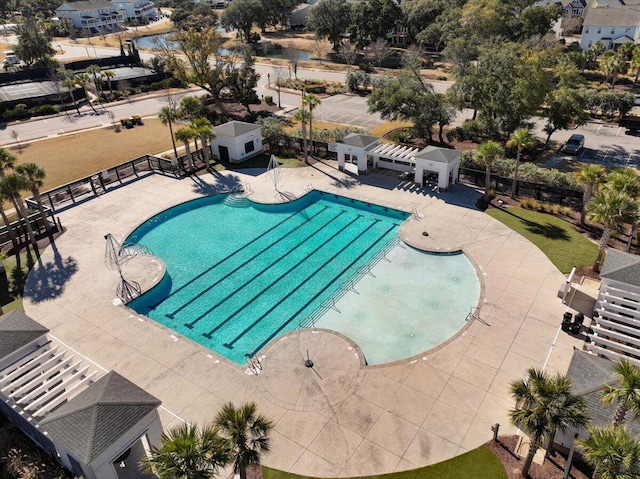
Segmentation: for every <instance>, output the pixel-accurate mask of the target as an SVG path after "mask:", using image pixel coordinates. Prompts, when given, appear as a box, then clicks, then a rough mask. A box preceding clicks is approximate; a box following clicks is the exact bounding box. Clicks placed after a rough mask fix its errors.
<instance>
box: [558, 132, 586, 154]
mask: <svg viewBox="0 0 640 479" xmlns="http://www.w3.org/2000/svg"><path fill="white" fill-rule="evenodd" d="M583 148H584V135H578V134H577V133H574V134H573V135H571V138H569V140H568V141H567V142H566V143H565V144H564V145H562V150H561V151H562V153H566V154H568V155H577V154H579V153H580V152H581V151H582V149H583Z"/></svg>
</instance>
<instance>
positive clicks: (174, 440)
mask: <svg viewBox="0 0 640 479" xmlns="http://www.w3.org/2000/svg"><path fill="white" fill-rule="evenodd" d="M229 459H230V455H229V445H228V441H227V440H226V439H224V438H223V437H221V436H220V435H219V429H218V428H217V427H216V426H213V425H205V426H204V427H203V428H202V429H199V428H198V427H196V426H192V425H190V424H186V423H183V424H180V425H179V426H176V427H174V428H172V429H171V430H169V431H168V432H166V433H164V434H162V437H161V438H160V446H159V447H152V448H151V451H150V455H149V457H147V458H144V459H143V460H142V464H141V466H142V469H143V470H144V471H146V472H149V473H151V474H155V475H157V476H158V477H159V478H160V479H165V478H167V479H209V478H211V477H212V476H213V475H214V474H216V473H217V472H218V470H219V469H220V468H222V467H225V466H226V465H227V464H228V463H229Z"/></svg>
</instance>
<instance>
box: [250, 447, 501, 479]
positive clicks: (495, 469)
mask: <svg viewBox="0 0 640 479" xmlns="http://www.w3.org/2000/svg"><path fill="white" fill-rule="evenodd" d="M262 477H263V479H312V478H309V477H308V476H299V475H297V474H291V473H288V472H284V471H279V470H277V469H270V468H268V467H264V466H262ZM471 477H481V478H482V479H506V477H507V474H506V472H505V470H504V467H503V466H502V463H501V462H500V461H499V460H498V458H497V457H496V456H495V455H494V454H493V453H492V452H491V451H490V450H489V448H487V447H486V446H480V447H479V448H478V449H474V450H473V451H469V452H467V453H466V454H462V455H461V456H456V457H454V458H452V459H449V460H448V461H444V462H440V463H438V464H434V465H432V466H426V467H421V468H419V469H413V470H411V471H403V472H394V473H391V474H382V475H378V476H362V477H359V478H358V479H469V478H471Z"/></svg>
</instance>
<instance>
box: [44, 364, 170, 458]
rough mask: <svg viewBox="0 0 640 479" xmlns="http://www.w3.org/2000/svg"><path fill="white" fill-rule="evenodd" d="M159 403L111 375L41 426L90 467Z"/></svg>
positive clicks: (112, 372)
mask: <svg viewBox="0 0 640 479" xmlns="http://www.w3.org/2000/svg"><path fill="white" fill-rule="evenodd" d="M160 404H161V402H160V400H159V399H156V398H155V397H153V396H152V395H151V394H149V393H148V392H146V391H144V390H143V389H141V388H139V387H138V386H136V385H135V384H133V383H132V382H131V381H129V380H128V379H126V378H124V377H122V376H120V375H119V374H118V373H116V372H114V371H111V372H109V373H108V374H106V375H105V376H103V377H102V378H100V379H99V380H98V381H96V382H95V383H93V384H92V385H91V386H89V387H88V388H87V389H85V390H84V391H82V392H81V393H80V394H78V395H77V396H75V397H73V398H72V399H71V400H70V401H69V402H67V403H65V404H63V405H62V406H61V407H59V408H58V409H56V410H55V411H54V412H52V413H51V414H50V415H49V416H47V417H46V418H45V419H44V420H43V421H42V422H41V423H40V425H41V426H42V427H43V428H44V429H45V430H46V431H47V432H48V433H49V434H50V435H51V436H52V437H54V438H56V439H57V440H59V441H60V442H61V443H62V444H64V446H65V447H66V448H67V449H69V451H71V452H72V453H73V454H74V456H76V459H78V460H80V461H82V462H84V463H85V464H89V463H90V462H91V461H93V460H94V459H95V458H96V457H98V456H99V455H100V454H102V453H103V452H104V451H105V450H106V449H107V448H108V447H109V446H111V445H112V444H113V443H114V442H115V441H117V440H118V439H119V438H120V437H122V435H124V434H125V433H126V432H127V431H128V430H129V429H131V428H132V427H133V426H134V425H135V424H137V423H138V422H139V421H140V420H141V419H143V418H144V417H145V416H146V415H147V414H149V413H150V412H151V411H153V410H154V409H156V408H157V407H158V406H160Z"/></svg>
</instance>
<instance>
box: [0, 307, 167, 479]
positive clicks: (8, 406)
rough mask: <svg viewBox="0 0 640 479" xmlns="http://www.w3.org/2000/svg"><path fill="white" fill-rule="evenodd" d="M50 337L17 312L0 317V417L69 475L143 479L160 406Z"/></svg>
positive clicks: (159, 431) (155, 438) (90, 478)
mask: <svg viewBox="0 0 640 479" xmlns="http://www.w3.org/2000/svg"><path fill="white" fill-rule="evenodd" d="M47 333H48V330H47V329H46V328H44V327H43V326H41V325H40V324H38V323H37V322H35V321H33V320H32V319H31V318H29V317H28V316H26V315H25V314H24V313H22V312H20V311H11V312H9V313H7V314H4V315H2V316H0V412H2V413H3V414H5V415H6V416H7V418H8V419H9V420H10V421H11V422H13V423H14V424H15V425H16V426H17V427H18V428H19V429H20V430H21V431H22V432H23V433H24V434H25V435H27V436H28V437H29V438H30V439H31V440H32V441H33V442H34V443H35V444H37V445H38V446H39V447H40V448H41V449H43V450H44V451H46V452H48V453H49V454H50V455H51V457H52V458H53V459H55V460H57V461H58V462H59V463H60V464H62V465H63V466H64V467H66V468H67V469H68V470H70V471H71V472H72V473H73V474H74V476H83V477H86V478H87V479H128V478H132V477H141V476H140V471H139V463H140V460H141V459H142V458H144V457H145V456H148V453H149V451H150V448H151V447H152V446H157V445H158V443H159V439H160V436H161V435H162V424H161V421H160V416H159V415H158V407H159V406H160V401H159V400H158V399H156V398H155V397H153V396H152V395H150V394H149V393H147V392H146V391H144V390H142V389H141V388H139V387H138V386H136V385H135V384H133V383H132V382H131V381H129V380H128V379H126V378H124V377H122V376H120V375H119V374H118V373H116V372H114V371H110V372H106V371H105V370H102V369H99V368H98V367H96V365H95V364H94V363H91V362H89V361H87V359H86V358H84V357H82V356H79V355H78V353H76V352H75V351H73V350H70V349H69V348H68V347H67V346H65V345H63V344H62V343H59V342H57V341H56V340H55V339H54V338H52V337H49V336H48V334H47Z"/></svg>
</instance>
